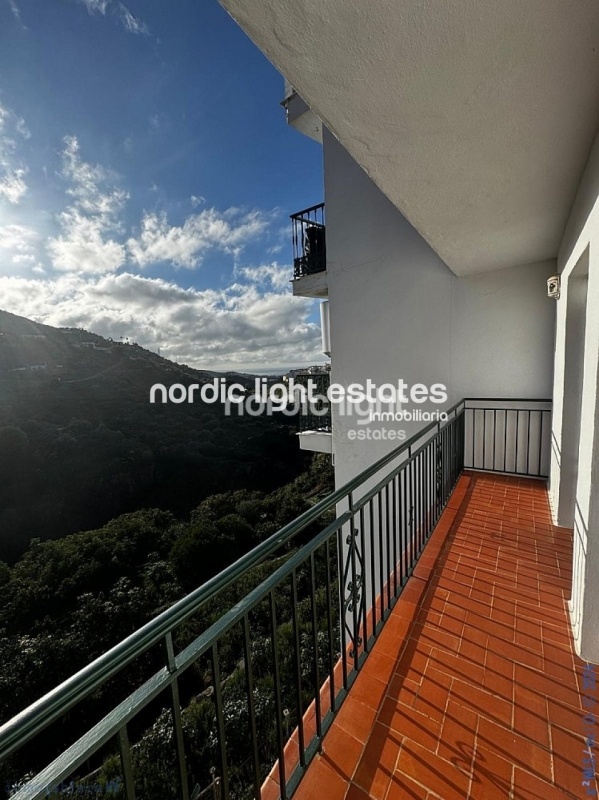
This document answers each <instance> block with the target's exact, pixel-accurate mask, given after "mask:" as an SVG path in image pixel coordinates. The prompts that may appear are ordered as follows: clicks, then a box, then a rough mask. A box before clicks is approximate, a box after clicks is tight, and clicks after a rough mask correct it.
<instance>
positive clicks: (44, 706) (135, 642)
mask: <svg viewBox="0 0 599 800" xmlns="http://www.w3.org/2000/svg"><path fill="white" fill-rule="evenodd" d="M464 403H465V400H464V399H462V400H459V401H458V402H457V403H455V404H454V405H453V406H452V407H451V408H450V409H448V411H447V412H446V414H447V415H448V417H449V416H450V415H452V414H454V416H457V413H456V411H457V409H458V408H459V407H460V406H462V405H463V404H464ZM445 424H447V422H443V421H434V422H431V423H429V424H428V425H427V426H425V427H424V428H422V429H421V430H419V431H418V432H417V433H415V434H414V435H413V436H412V437H410V438H409V439H408V440H406V441H405V442H403V443H402V444H401V445H400V446H399V447H397V448H395V449H394V450H391V451H390V452H389V453H387V454H386V455H385V456H383V457H382V458H380V459H379V460H378V461H376V462H375V463H374V464H371V466H370V467H367V468H366V469H365V470H363V471H362V472H360V473H359V474H358V475H356V476H355V477H354V478H352V479H351V480H350V481H348V482H347V483H345V484H344V485H343V486H341V487H340V488H339V489H336V490H335V491H334V492H331V494H329V495H327V497H325V498H323V499H322V500H321V501H320V502H318V503H316V504H315V505H314V506H312V507H311V508H309V509H308V510H307V511H305V512H304V513H303V514H300V516H299V517H296V519H294V520H292V522H290V523H288V524H287V525H285V526H283V527H282V528H281V529H280V530H279V531H277V532H276V533H274V534H273V535H272V536H270V537H269V538H268V539H266V540H265V541H264V542H262V543H261V544H259V545H257V547H255V548H253V549H252V550H251V551H250V552H249V553H246V554H245V555H243V556H241V558H239V559H238V560H237V561H235V562H233V564H231V565H230V566H228V567H226V568H225V569H224V570H223V571H222V572H219V573H218V574H217V575H215V576H214V577H213V578H210V580H208V581H206V582H205V583H203V584H202V585H201V586H200V587H198V588H197V589H195V590H194V591H193V592H190V593H189V594H188V595H186V596H185V597H183V598H182V599H181V600H178V601H177V602H176V603H174V604H173V605H172V606H171V607H170V608H168V609H166V611H163V612H162V613H161V614H159V615H158V616H156V617H154V619H152V620H150V621H149V622H147V623H146V624H145V625H143V626H142V627H141V628H138V629H137V630H136V631H135V632H134V633H132V634H131V635H130V636H128V637H127V638H125V639H123V640H122V641H120V642H119V643H118V644H116V645H114V647H112V648H110V649H109V650H107V651H106V652H105V653H103V654H102V655H100V656H98V658H96V659H95V660H94V661H92V662H90V663H89V664H87V665H86V666H85V667H83V668H82V669H80V670H79V671H78V672H76V673H75V674H74V675H71V676H70V677H69V678H67V679H66V680H65V681H63V683H61V684H59V685H58V686H56V687H55V688H54V689H52V690H50V691H49V692H48V693H47V694H45V695H43V696H42V697H41V698H39V699H38V700H36V701H35V702H34V703H32V704H31V705H29V706H28V707H27V708H25V709H24V710H23V711H21V712H20V713H18V714H17V715H16V716H14V717H12V718H11V719H10V720H8V721H7V722H5V723H4V724H3V725H2V726H0V761H2V760H3V759H5V758H6V757H7V756H9V755H10V754H11V753H12V752H14V751H15V750H16V749H18V748H19V747H22V746H23V745H24V744H26V743H27V742H28V741H30V740H31V739H32V738H33V737H34V736H36V735H37V734H39V733H40V732H41V731H42V730H44V729H45V728H47V727H48V725H50V724H51V723H52V722H54V721H55V720H56V719H58V718H59V717H61V716H62V715H63V714H64V713H65V712H66V711H68V710H69V709H71V708H72V707H73V706H75V705H76V704H77V703H79V702H81V701H82V700H84V699H85V698H86V697H87V696H88V695H89V694H91V692H93V691H95V690H96V689H98V688H99V687H100V686H101V685H102V684H104V683H105V682H106V681H107V680H109V679H110V678H111V677H113V676H114V675H116V674H117V673H118V672H120V671H121V670H122V669H123V668H124V667H126V666H127V665H128V664H130V663H131V662H132V661H134V660H135V659H136V658H138V657H139V656H140V655H142V654H143V653H145V652H147V650H149V649H150V648H151V647H153V646H154V645H156V644H158V643H159V642H160V641H162V640H163V639H164V637H165V636H166V635H167V634H168V633H169V632H170V631H172V630H173V629H174V628H176V627H177V626H178V625H180V624H181V623H182V622H184V621H185V620H186V619H188V618H189V617H190V616H191V615H192V614H194V613H196V612H197V611H198V610H199V609H200V608H201V607H202V606H204V605H205V604H206V603H207V602H208V601H210V600H212V599H214V598H215V597H217V596H218V595H219V594H220V593H221V592H223V591H224V590H225V589H227V588H228V587H229V586H230V585H232V583H233V582H234V581H235V580H236V579H237V578H239V577H241V575H243V574H244V573H245V572H247V571H248V570H249V569H252V568H253V567H255V566H257V565H258V564H260V563H262V562H263V561H264V559H265V558H267V557H268V556H269V555H271V554H272V553H274V552H275V551H276V550H278V549H279V548H280V547H282V546H283V545H284V544H287V543H288V542H290V541H291V540H292V539H293V538H294V537H295V536H297V534H299V533H301V531H303V530H304V529H305V528H306V527H307V526H308V525H310V523H312V522H314V521H315V520H316V519H318V518H319V517H320V516H322V514H324V513H325V512H326V511H328V510H329V509H330V508H332V507H334V506H335V505H336V504H337V503H339V502H340V501H341V500H344V499H345V498H347V497H348V496H349V495H350V494H352V493H353V492H354V491H355V490H356V489H357V488H358V487H359V486H361V485H362V484H363V483H365V482H366V481H367V480H369V478H371V477H373V476H374V475H376V473H377V472H379V471H380V470H381V469H383V467H385V466H387V464H389V463H390V462H391V461H393V460H395V459H396V458H398V457H399V456H401V455H402V453H404V452H407V453H408V456H411V448H412V447H413V445H415V444H416V443H417V442H419V441H420V440H421V439H422V438H423V437H424V436H426V434H427V433H429V432H430V431H432V430H433V429H435V428H436V429H437V430H441V428H442V427H444V426H445Z"/></svg>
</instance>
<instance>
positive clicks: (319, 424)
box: [294, 372, 331, 433]
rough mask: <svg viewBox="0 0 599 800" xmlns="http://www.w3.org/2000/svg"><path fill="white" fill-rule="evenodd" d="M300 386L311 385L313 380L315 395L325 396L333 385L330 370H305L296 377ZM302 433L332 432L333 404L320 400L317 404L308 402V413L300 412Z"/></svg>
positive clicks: (296, 381) (295, 379)
mask: <svg viewBox="0 0 599 800" xmlns="http://www.w3.org/2000/svg"><path fill="white" fill-rule="evenodd" d="M294 381H295V383H296V384H297V385H298V386H305V387H306V388H307V387H308V386H309V382H310V381H312V386H313V388H314V396H315V397H316V396H318V397H322V398H325V397H326V395H327V391H328V389H329V386H330V385H331V373H330V372H316V373H314V372H305V373H300V374H299V375H296V376H295V377H294ZM299 429H300V433H307V432H308V431H315V432H320V433H330V432H331V406H330V403H329V402H328V401H323V400H319V401H318V402H317V403H315V404H312V405H310V404H308V405H307V408H306V413H305V414H304V413H302V414H300V418H299Z"/></svg>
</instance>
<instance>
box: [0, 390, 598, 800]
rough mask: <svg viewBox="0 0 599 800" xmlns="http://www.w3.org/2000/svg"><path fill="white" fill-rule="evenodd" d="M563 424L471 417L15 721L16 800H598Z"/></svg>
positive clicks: (418, 446) (502, 411)
mask: <svg viewBox="0 0 599 800" xmlns="http://www.w3.org/2000/svg"><path fill="white" fill-rule="evenodd" d="M547 406H548V404H547V403H546V402H543V401H497V400H495V401H490V400H484V401H483V400H470V401H468V400H463V401H461V402H460V403H458V404H457V405H456V406H454V407H453V408H452V409H451V410H450V412H449V418H448V420H447V421H446V422H445V423H432V424H431V425H428V426H427V427H426V428H424V429H423V430H422V431H420V432H419V433H418V434H417V435H416V436H414V437H413V438H412V439H410V440H408V441H407V442H405V443H404V444H403V445H402V446H401V447H400V448H398V449H397V450H395V451H393V452H391V453H389V454H388V455H386V456H385V457H384V458H383V459H381V460H380V461H378V462H377V463H376V464H373V465H372V466H371V467H370V468H369V469H367V470H365V471H364V472H363V473H362V474H360V475H359V476H357V477H356V478H354V479H353V480H352V481H351V482H350V483H348V484H346V485H345V486H344V487H342V488H340V489H338V490H337V491H335V492H334V493H333V494H331V495H330V496H329V497H327V498H325V499H324V500H321V501H320V502H319V503H317V504H315V505H314V506H312V507H311V508H310V509H309V510H308V511H306V512H304V514H302V515H301V516H300V517H298V518H297V519H296V520H295V521H294V522H292V523H290V524H289V525H287V526H286V527H285V528H283V529H282V530H281V531H279V532H277V533H276V534H275V535H274V536H272V537H271V538H269V539H266V540H265V541H263V542H262V543H261V544H260V545H259V546H258V547H256V548H255V549H254V550H253V551H251V552H250V553H249V554H247V555H246V556H244V558H242V559H240V560H239V561H238V562H235V563H234V564H232V565H231V566H230V567H228V568H227V569H226V570H225V571H224V572H222V573H221V574H219V575H217V576H216V577H215V578H213V579H211V580H210V581H208V582H207V583H205V584H204V585H203V586H201V587H200V588H199V589H197V590H196V591H194V592H193V593H192V594H190V595H188V596H187V597H186V598H183V599H182V600H181V601H179V602H178V603H177V604H176V605H175V606H173V607H172V608H170V609H168V610H167V611H165V612H164V613H163V614H161V615H160V616H158V617H157V618H155V619H154V620H152V621H151V622H149V623H148V624H147V625H145V626H144V627H143V628H141V629H139V630H138V631H136V632H135V633H134V634H132V635H131V636H130V637H129V638H128V639H126V640H124V641H123V642H121V643H120V644H119V645H117V646H116V647H114V648H113V649H112V650H110V651H109V652H107V653H106V654H104V655H103V656H101V657H100V658H99V659H97V660H96V661H95V662H93V663H92V664H90V665H89V666H88V667H86V668H85V669H83V670H81V671H80V672H79V673H77V674H76V675H74V676H72V677H71V678H69V679H68V680H67V681H65V682H64V683H63V684H62V685H61V686H59V687H57V688H56V689H54V690H53V691H52V692H50V693H49V694H47V695H46V696H45V697H43V698H42V699H40V700H39V701H38V702H36V703H34V704H33V705H31V706H30V707H29V708H27V709H25V710H24V711H23V712H22V713H21V714H19V715H18V716H17V717H15V718H14V719H12V720H10V721H8V722H7V723H5V724H4V725H3V726H2V727H1V728H0V763H1V764H2V768H5V767H6V765H8V767H9V768H10V769H9V771H10V775H11V776H14V775H21V776H23V777H22V780H20V781H19V786H20V788H19V789H18V791H16V792H15V793H14V795H13V796H14V797H15V798H18V800H24V799H25V798H29V800H35V798H41V797H45V796H47V794H48V793H49V792H51V791H52V790H53V789H55V788H56V787H59V788H58V789H57V791H56V792H55V796H57V797H62V796H65V797H66V795H67V794H68V791H67V790H65V789H62V788H60V787H64V786H65V782H66V783H68V785H69V786H70V789H69V791H70V792H71V794H69V796H72V795H73V794H74V793H83V792H86V793H87V794H88V795H89V794H90V793H92V795H93V796H100V795H101V794H103V793H106V792H99V791H96V790H97V789H98V787H99V785H100V784H101V783H102V781H104V783H102V787H104V788H105V786H106V783H105V781H106V780H107V779H108V778H110V780H111V781H112V786H113V789H114V791H115V793H117V795H118V796H119V797H127V800H133V798H135V797H140V798H141V797H143V798H144V799H145V798H149V799H150V800H152V798H157V800H158V798H160V800H164V798H173V800H174V798H183V800H189V799H190V798H192V800H197V798H200V797H217V796H220V797H221V798H224V799H226V798H250V797H253V798H263V800H267V799H268V800H270V799H271V798H273V800H274V798H277V797H281V798H287V797H290V796H291V795H294V797H296V798H300V800H303V798H314V797H326V798H327V800H336V798H345V797H347V798H354V799H355V798H368V797H373V798H382V799H383V800H393V798H423V800H434V798H442V800H453V798H460V800H463V799H464V798H468V800H477V799H478V798H485V800H487V799H489V800H493V798H502V800H503V799H504V798H508V797H510V798H515V799H516V800H534V798H543V799H544V800H552V798H558V797H559V798H568V797H571V798H575V797H576V798H580V797H583V796H591V790H593V791H596V782H595V777H594V762H593V760H592V758H591V754H592V747H593V746H592V745H591V744H589V741H586V742H585V735H586V736H587V737H589V736H590V735H591V734H590V733H589V732H588V729H585V724H588V723H585V720H588V719H589V717H590V716H591V711H590V710H589V709H590V708H591V706H590V705H589V704H588V701H590V700H591V699H592V700H593V702H594V701H595V700H596V686H595V683H594V673H592V672H591V670H589V669H587V670H586V671H585V672H583V670H584V665H583V664H582V663H581V662H580V661H579V660H578V659H577V658H576V656H575V655H574V653H573V648H572V642H571V638H570V634H569V626H568V620H567V612H566V599H567V597H568V593H569V587H570V558H571V555H570V554H571V535H570V532H569V531H567V530H564V529H559V528H555V527H554V526H553V525H552V524H551V518H550V514H549V508H548V503H547V495H546V490H545V485H544V482H543V481H542V480H539V477H542V476H543V475H544V474H545V473H546V464H547V459H548V452H549V430H550V428H549V425H548V424H547V419H548V414H549V413H550V410H549V408H548V407H547ZM483 469H484V471H482V470H483ZM493 473H497V474H493ZM507 473H511V474H507ZM532 476H534V477H532ZM240 581H241V582H240ZM241 586H243V589H241ZM215 603H216V605H215ZM198 615H199V616H198ZM134 665H136V666H135V669H134V671H133V675H132V676H130V678H129V681H128V682H127V681H125V680H124V678H123V675H124V673H125V672H126V671H130V670H131V668H132V667H133V666H134ZM591 677H593V681H591ZM117 678H119V679H120V680H121V682H120V683H116V684H115V680H116V679H117ZM115 687H116V688H115ZM127 687H132V688H131V689H127ZM119 693H120V695H122V699H121V697H120V696H119ZM90 704H91V705H90ZM98 715H99V719H97V718H96V717H98ZM593 718H594V719H596V717H595V712H594V708H593ZM202 720H203V721H204V722H205V723H206V726H207V727H206V728H205V729H202V728H201V727H198V726H199V723H200V722H201V721H202ZM200 730H204V733H202V734H200V733H199V731H200ZM593 733H594V730H593ZM51 752H53V755H51V756H50V755H49V754H50V753H51ZM42 755H43V757H44V758H42ZM44 759H46V760H44ZM48 761H49V763H47V762H48ZM5 774H7V773H3V774H2V775H1V777H2V778H3V779H4V777H5ZM584 781H587V783H586V784H585V783H584ZM94 787H95V788H94ZM587 790H588V791H587ZM94 791H95V794H93V792H94Z"/></svg>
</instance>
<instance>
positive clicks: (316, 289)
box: [291, 203, 328, 298]
mask: <svg viewBox="0 0 599 800" xmlns="http://www.w3.org/2000/svg"><path fill="white" fill-rule="evenodd" d="M291 227H292V245H293V283H292V287H293V293H294V294H295V295H300V296H302V297H320V298H323V297H327V296H328V285H327V279H326V268H327V258H326V227H325V216H324V203H319V204H318V205H316V206H311V207H310V208H306V209H304V210H303V211H298V212H297V213H296V214H292V215H291Z"/></svg>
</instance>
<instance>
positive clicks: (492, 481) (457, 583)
mask: <svg viewBox="0 0 599 800" xmlns="http://www.w3.org/2000/svg"><path fill="white" fill-rule="evenodd" d="M458 489H459V491H456V492H454V494H453V496H452V498H451V500H450V506H451V508H450V509H446V510H445V511H444V513H443V516H442V518H441V520H440V523H439V524H438V525H437V528H436V529H435V531H434V533H433V535H432V537H431V539H430V541H429V545H428V546H427V548H426V549H425V551H424V555H423V556H422V559H421V561H420V565H419V566H418V567H417V568H416V573H417V575H420V577H412V578H411V579H410V581H409V582H408V584H407V585H406V587H405V590H404V592H403V594H402V595H401V596H400V598H399V601H398V602H397V603H396V605H395V607H394V608H393V610H392V613H391V615H390V617H389V620H388V621H387V623H386V626H385V628H384V629H383V632H382V634H381V635H380V636H379V638H378V640H377V642H376V643H375V646H374V648H373V652H372V653H371V654H370V656H369V657H368V659H367V661H366V663H365V666H364V668H363V672H362V674H361V675H360V676H359V677H358V679H357V681H356V682H355V683H354V685H353V687H352V690H351V691H350V696H349V698H348V699H347V700H346V702H345V704H344V706H343V707H342V709H341V712H340V713H339V715H338V717H337V719H336V720H335V721H334V723H333V726H332V727H331V730H330V731H329V733H328V735H327V737H325V741H324V746H323V755H322V756H320V757H318V759H317V760H316V761H315V762H314V763H313V765H312V766H310V767H309V769H308V771H307V775H306V778H305V779H304V780H303V781H302V783H301V784H300V787H299V790H298V794H297V795H296V796H297V797H301V800H303V798H308V797H310V798H311V797H327V799H328V798H329V797H333V798H335V797H337V796H341V793H342V788H345V789H346V790H347V798H349V800H365V798H367V797H373V798H380V800H395V798H402V799H403V798H411V799H412V800H454V798H459V800H466V798H468V800H494V798H497V800H504V798H505V800H507V798H509V797H510V796H511V797H512V798H515V800H536V798H538V800H553V798H557V797H566V796H568V797H577V796H579V795H578V794H576V791H579V790H580V789H581V784H580V780H581V775H582V754H581V752H580V750H581V743H582V738H581V730H582V721H581V720H582V716H583V713H582V711H581V700H580V691H579V683H578V678H579V677H580V676H578V678H577V675H576V669H578V670H580V668H581V666H580V662H579V661H578V660H577V659H576V658H575V657H574V656H573V649H572V637H571V635H570V631H569V627H568V616H567V611H566V604H565V598H566V597H567V596H568V591H569V585H570V579H571V578H570V575H571V563H570V562H571V532H570V531H567V530H565V529H558V528H555V527H554V526H553V525H552V524H551V517H550V513H549V506H548V503H547V497H546V489H545V487H544V486H543V485H542V484H541V483H540V482H535V481H531V480H529V479H523V478H513V477H509V476H499V475H493V476H491V475H485V474H482V473H481V474H479V473H468V474H467V475H465V476H463V480H462V481H461V482H460V484H459V487H458ZM369 624H371V623H369ZM312 716H313V715H312ZM311 724H312V727H313V722H312V723H311ZM307 727H309V726H308V725H307ZM316 773H317V779H315V777H314V774H316ZM352 777H353V781H350V779H352ZM269 787H270V788H269ZM265 790H272V786H271V785H270V784H266V785H265ZM310 792H312V794H310ZM300 793H301V794H300Z"/></svg>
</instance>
